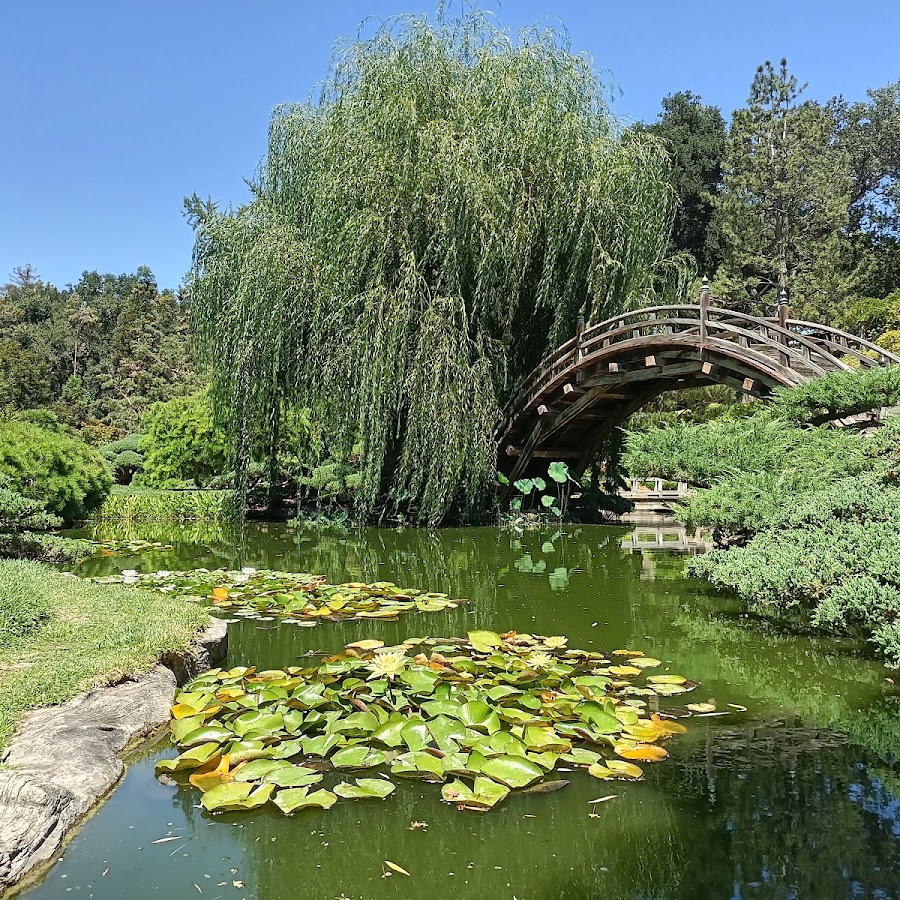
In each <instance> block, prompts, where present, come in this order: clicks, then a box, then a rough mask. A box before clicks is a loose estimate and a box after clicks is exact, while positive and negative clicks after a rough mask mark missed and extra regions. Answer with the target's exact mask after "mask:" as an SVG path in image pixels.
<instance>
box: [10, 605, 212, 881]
mask: <svg viewBox="0 0 900 900" xmlns="http://www.w3.org/2000/svg"><path fill="white" fill-rule="evenodd" d="M227 630H228V628H227V625H226V624H225V623H224V622H222V621H221V620H219V619H212V620H211V621H210V624H209V626H208V627H207V628H206V629H205V630H204V631H203V633H202V634H200V635H198V637H197V639H196V640H195V642H194V643H193V644H192V645H191V646H190V647H189V648H188V649H187V650H186V651H185V652H184V653H180V654H168V655H167V656H166V657H165V658H164V659H163V660H162V663H161V664H160V665H158V666H156V667H155V668H154V669H153V670H152V671H150V672H147V673H146V674H144V675H141V676H139V677H137V678H136V679H134V680H131V681H126V682H123V683H121V684H116V685H110V686H105V687H99V688H95V689H94V690H91V691H88V692H87V693H85V694H79V695H78V696H77V697H74V698H72V699H71V700H70V701H69V702H68V703H65V704H63V705H62V706H51V707H47V708H44V709H38V710H35V711H34V712H32V713H29V714H28V715H27V716H25V718H24V719H23V720H22V722H21V724H20V725H19V728H18V729H17V731H16V733H15V735H14V736H13V738H12V740H11V741H10V744H9V746H8V748H7V750H6V752H5V753H4V755H3V758H2V763H3V765H4V766H5V767H7V768H6V769H5V770H4V771H2V772H0V890H2V889H5V888H7V887H9V886H10V885H12V884H15V883H16V882H17V881H19V880H20V879H21V878H22V877H23V875H25V874H26V873H27V872H28V871H30V870H31V869H32V868H34V867H35V866H36V865H39V864H40V863H42V862H45V861H46V860H48V859H50V858H51V857H52V856H53V854H54V853H56V851H57V850H58V849H59V848H60V846H61V845H62V842H63V839H64V838H65V836H66V834H67V833H68V832H69V831H70V830H71V829H72V828H73V827H74V826H75V825H76V824H77V823H78V822H79V821H80V820H81V819H82V818H83V817H84V816H85V815H86V814H87V813H88V812H89V811H90V809H91V808H92V807H93V806H94V805H95V804H96V803H97V802H98V801H99V800H101V799H102V798H103V797H104V796H106V794H107V793H109V791H110V790H111V789H112V788H113V786H114V785H115V784H116V782H118V780H119V779H120V778H121V777H122V774H123V773H124V771H125V766H124V764H123V763H122V760H121V758H120V756H121V754H122V752H123V751H124V750H125V749H126V748H127V747H128V746H129V745H131V744H132V743H134V742H135V741H136V740H139V739H140V738H143V737H146V736H148V735H150V734H152V733H153V732H154V731H156V730H157V729H159V728H160V727H161V726H163V725H165V723H166V722H168V720H169V707H170V706H171V705H172V701H173V698H174V694H175V688H176V687H177V685H178V684H181V683H183V682H184V681H186V680H187V679H188V678H190V677H192V676H193V675H194V674H196V673H197V672H201V671H203V670H204V669H208V668H210V666H213V665H215V664H216V663H218V662H220V661H222V660H223V659H224V656H225V648H226V641H227Z"/></svg>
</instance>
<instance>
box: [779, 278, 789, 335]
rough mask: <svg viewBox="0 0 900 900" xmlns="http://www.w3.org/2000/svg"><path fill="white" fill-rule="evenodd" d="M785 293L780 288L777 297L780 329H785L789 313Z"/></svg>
mask: <svg viewBox="0 0 900 900" xmlns="http://www.w3.org/2000/svg"><path fill="white" fill-rule="evenodd" d="M790 308H791V307H790V304H789V302H788V295H787V291H786V290H785V289H784V287H782V288H781V293H779V295H778V324H779V326H780V327H781V328H787V320H788V313H789V312H790Z"/></svg>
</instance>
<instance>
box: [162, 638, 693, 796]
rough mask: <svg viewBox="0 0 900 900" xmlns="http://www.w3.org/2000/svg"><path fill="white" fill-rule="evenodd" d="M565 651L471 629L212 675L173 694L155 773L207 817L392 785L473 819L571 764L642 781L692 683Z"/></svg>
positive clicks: (378, 792) (387, 790)
mask: <svg viewBox="0 0 900 900" xmlns="http://www.w3.org/2000/svg"><path fill="white" fill-rule="evenodd" d="M565 644H566V641H565V639H564V638H561V637H552V638H546V637H541V636H539V635H530V634H517V633H515V632H509V633H507V634H497V633H496V632H492V631H473V632H470V633H469V635H468V639H461V638H410V639H408V640H407V641H405V642H404V643H403V644H400V645H398V646H396V647H385V646H384V645H383V643H382V642H381V641H378V640H362V641H357V642H355V643H352V644H348V645H347V646H346V648H345V649H344V650H343V651H342V652H340V653H338V654H336V655H333V656H328V655H324V654H321V653H318V654H309V655H308V656H307V657H304V658H302V661H301V664H300V665H296V666H289V667H288V668H286V669H273V670H267V671H259V672H258V671H256V670H255V669H254V668H247V667H243V666H241V667H237V668H233V669H230V670H223V669H213V670H211V671H209V672H206V673H204V674H202V675H200V676H198V677H197V678H194V679H193V680H192V681H191V682H189V683H188V684H186V685H185V687H184V688H183V689H182V690H180V691H179V692H178V695H177V698H176V701H177V702H176V704H175V706H173V707H172V723H171V730H172V736H173V739H174V741H175V743H176V745H177V747H178V749H179V751H180V755H179V756H177V757H176V758H174V759H168V760H164V761H162V762H160V763H159V764H158V765H157V773H158V774H160V775H166V776H171V777H173V778H174V779H175V780H176V781H178V782H179V783H183V782H187V783H189V784H190V785H192V786H193V787H195V788H198V789H199V790H200V791H202V792H203V796H202V798H201V803H202V805H203V807H204V808H205V809H207V810H209V811H211V812H220V811H226V810H245V809H255V808H257V807H260V806H263V805H265V804H267V803H269V802H271V803H274V804H275V805H276V806H277V807H279V808H280V809H281V810H282V811H283V812H285V813H293V812H296V811H297V810H299V809H302V808H304V807H309V806H315V807H319V808H326V809H327V808H328V807H330V806H332V805H333V804H334V803H336V802H337V801H338V798H340V799H342V800H361V799H370V798H371V799H384V798H386V797H387V796H389V795H390V794H391V793H392V792H393V790H394V785H393V783H392V781H393V779H395V778H418V779H423V780H426V781H433V782H442V783H443V786H442V788H441V797H442V799H443V800H445V801H446V802H448V803H451V804H454V805H456V806H458V807H460V808H463V809H479V810H485V809H490V808H492V807H493V806H495V805H496V804H497V803H499V802H501V801H502V800H504V799H506V798H507V796H508V795H509V794H510V793H511V792H513V791H529V792H538V791H539V792H549V791H553V790H557V789H559V788H562V787H565V786H566V785H567V784H568V783H569V782H568V781H566V780H565V779H564V778H563V777H562V774H563V773H564V772H569V771H572V770H574V769H579V768H580V769H584V770H585V771H586V772H587V773H588V774H590V775H592V776H594V777H596V778H602V779H610V778H621V779H627V780H636V779H640V778H641V777H642V775H643V770H642V769H641V767H640V766H639V765H637V763H638V762H651V763H652V762H659V761H661V760H663V759H665V758H666V756H667V755H668V753H667V751H666V750H665V748H664V747H663V746H662V744H663V742H664V741H665V740H666V739H668V738H669V737H670V736H671V735H673V734H678V733H681V732H684V731H685V727H684V726H683V725H682V724H680V723H679V722H677V721H675V718H677V717H681V716H685V717H686V716H690V715H691V713H690V712H689V711H688V710H687V709H685V708H681V709H678V710H674V709H669V710H668V711H667V710H664V709H663V708H662V706H661V704H662V701H663V698H665V697H669V696H672V695H680V694H684V693H687V692H688V691H690V690H692V689H693V688H694V687H696V684H695V683H694V682H691V681H688V680H687V679H686V678H684V677H683V676H681V675H672V674H661V675H649V676H648V675H645V674H644V669H645V668H647V669H650V670H654V669H655V668H656V667H658V666H659V665H660V661H659V660H657V659H652V658H650V657H646V656H644V655H643V654H641V653H640V652H639V651H632V650H621V651H616V653H617V654H618V655H619V656H625V657H627V658H628V659H629V660H630V662H631V663H632V664H631V665H628V666H625V665H617V664H615V663H613V662H611V661H610V659H608V658H607V657H606V656H604V655H603V654H601V653H599V652H594V651H588V650H577V649H566V648H565ZM622 669H628V670H629V671H628V672H622V671H621V670H622ZM617 670H619V671H617ZM372 770H378V774H379V777H374V775H375V773H374V772H373V771H372ZM348 772H350V773H354V772H355V773H358V772H363V773H366V777H358V778H355V779H354V780H353V781H352V782H351V781H350V780H347V773H348ZM331 779H333V780H334V781H335V782H336V784H334V785H333V786H331V787H328V786H327V785H326V780H331Z"/></svg>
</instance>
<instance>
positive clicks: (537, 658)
mask: <svg viewBox="0 0 900 900" xmlns="http://www.w3.org/2000/svg"><path fill="white" fill-rule="evenodd" d="M525 662H526V663H528V665H529V666H530V667H531V668H532V669H549V668H550V666H552V665H553V663H554V662H555V660H554V659H553V657H552V656H551V655H550V654H549V653H544V652H543V651H541V650H536V651H535V652H534V653H532V654H531V656H529V657H528V659H526V660H525Z"/></svg>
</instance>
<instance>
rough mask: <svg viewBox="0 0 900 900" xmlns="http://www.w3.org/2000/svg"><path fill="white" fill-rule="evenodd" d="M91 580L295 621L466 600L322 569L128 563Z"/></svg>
mask: <svg viewBox="0 0 900 900" xmlns="http://www.w3.org/2000/svg"><path fill="white" fill-rule="evenodd" d="M93 580H94V581H97V582H101V583H118V584H130V585H140V586H141V587H150V588H156V589H157V590H160V591H166V592H172V593H175V594H176V595H177V596H181V597H184V598H185V599H187V600H193V601H196V602H209V603H211V604H212V605H213V606H215V607H218V608H220V609H223V610H228V611H229V612H230V613H232V614H233V615H235V616H242V617H247V618H262V617H269V616H280V617H285V619H286V620H287V621H293V622H300V621H303V620H306V621H313V622H314V621H315V620H317V619H327V620H330V621H339V620H344V619H396V618H397V617H398V616H399V615H400V614H401V613H405V612H437V611H439V610H443V609H454V608H455V607H457V606H458V605H459V604H460V603H464V602H465V601H464V600H452V599H451V598H450V597H448V596H447V595H446V594H438V593H429V592H426V591H421V590H415V589H412V588H400V587H398V586H397V585H396V584H392V583H391V582H389V581H377V582H375V583H374V584H363V583H362V582H350V583H347V584H337V585H335V584H326V583H325V578H324V576H322V575H310V574H308V573H305V572H274V571H269V570H267V569H259V570H258V569H253V568H245V569H241V570H240V571H233V570H227V569H215V570H210V569H192V570H190V571H188V572H162V571H161V572H149V573H143V574H140V573H138V572H136V571H134V570H132V569H129V570H127V571H125V572H122V573H120V574H118V575H106V576H103V577H99V578H94V579H93Z"/></svg>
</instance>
